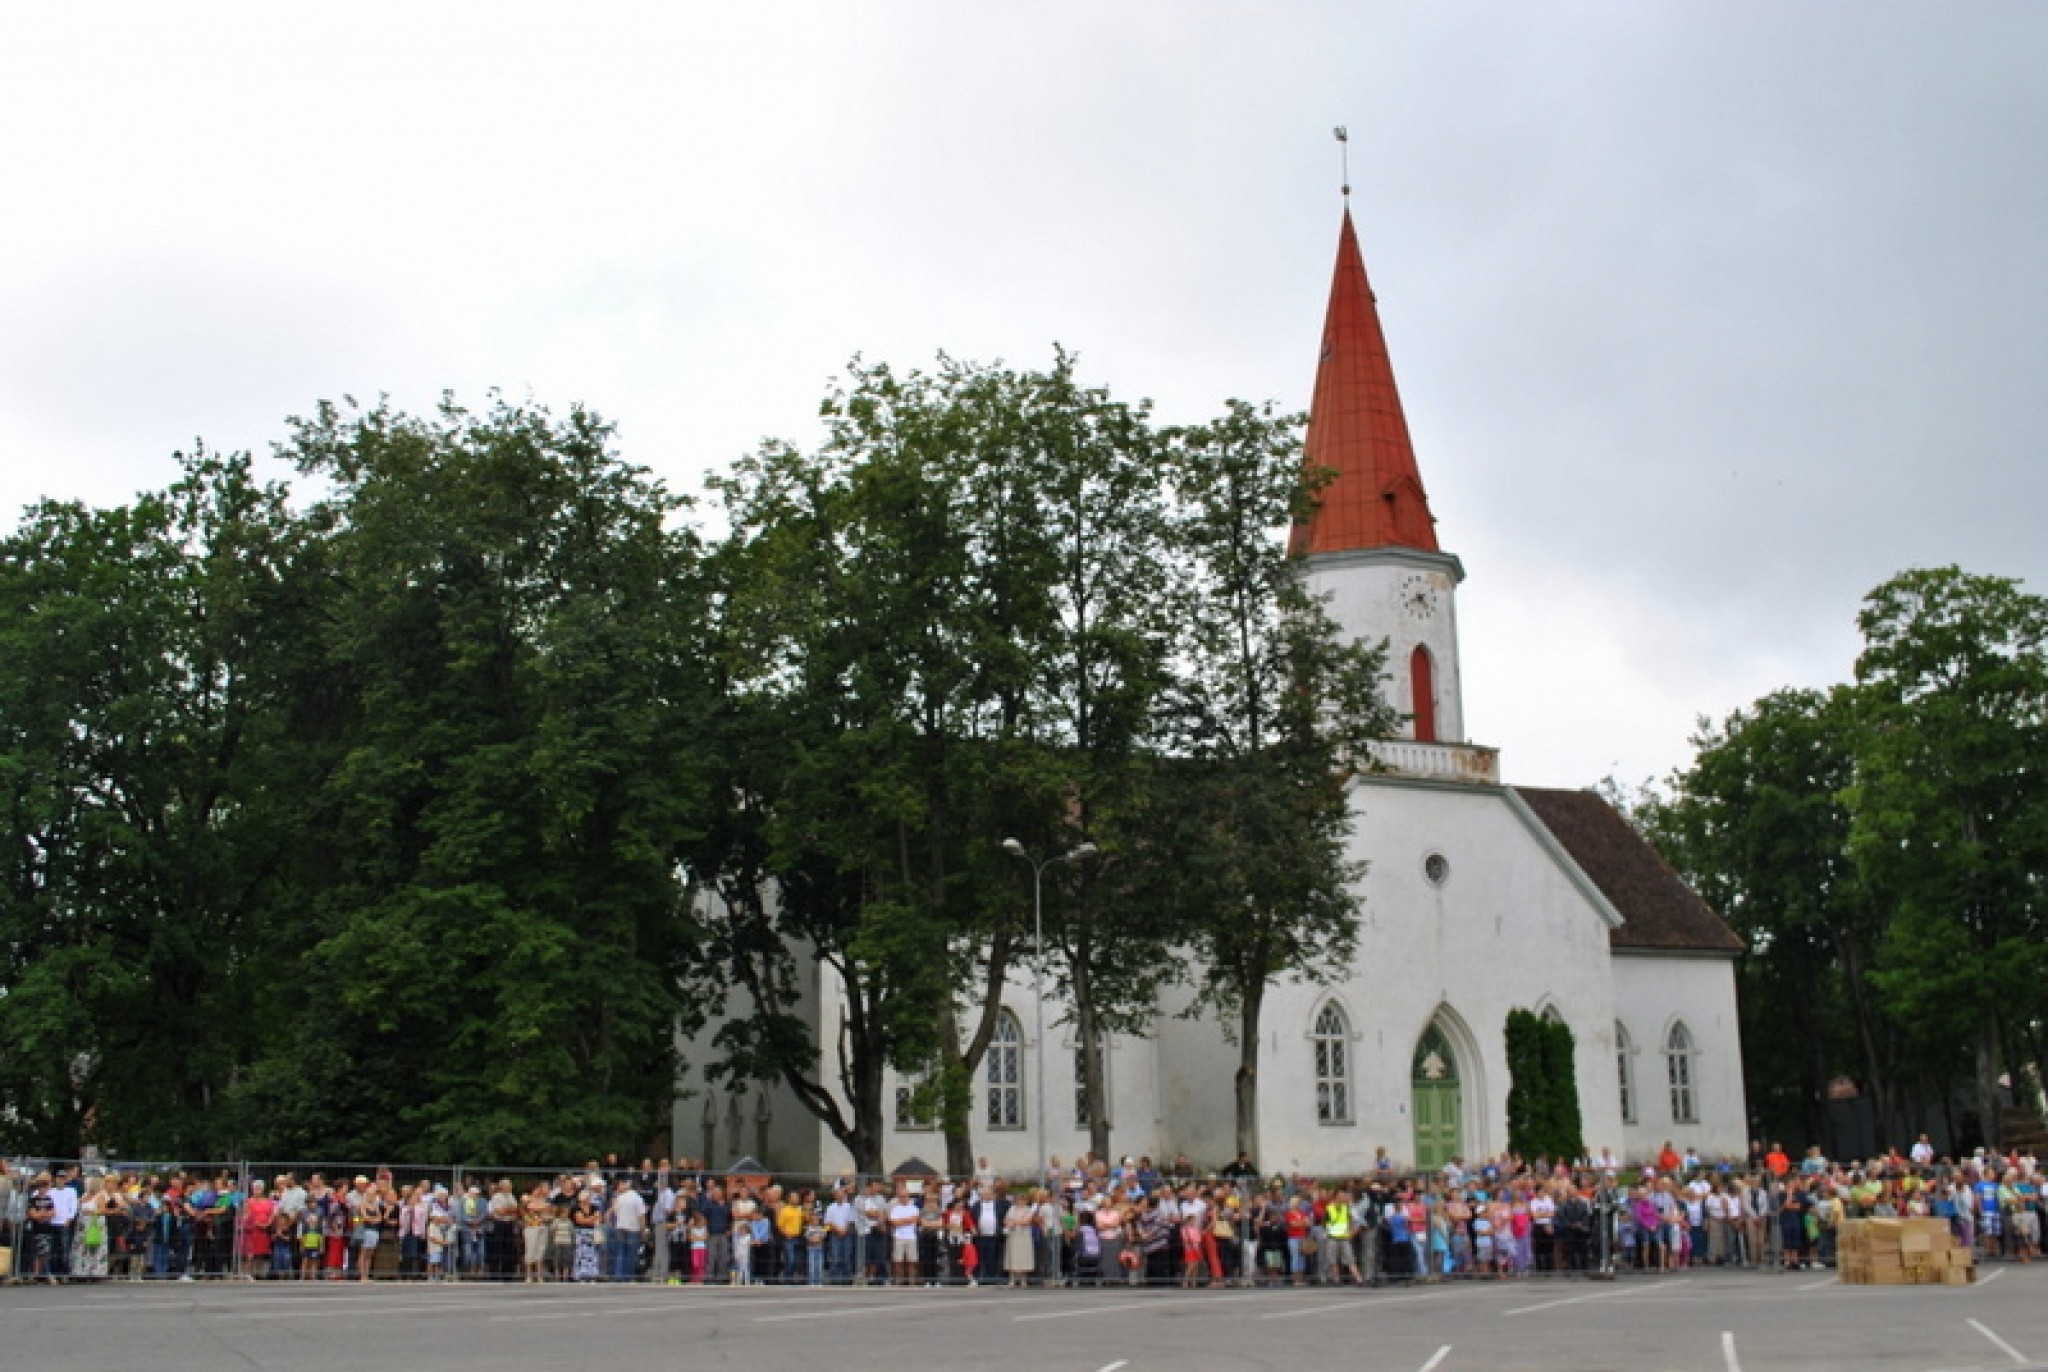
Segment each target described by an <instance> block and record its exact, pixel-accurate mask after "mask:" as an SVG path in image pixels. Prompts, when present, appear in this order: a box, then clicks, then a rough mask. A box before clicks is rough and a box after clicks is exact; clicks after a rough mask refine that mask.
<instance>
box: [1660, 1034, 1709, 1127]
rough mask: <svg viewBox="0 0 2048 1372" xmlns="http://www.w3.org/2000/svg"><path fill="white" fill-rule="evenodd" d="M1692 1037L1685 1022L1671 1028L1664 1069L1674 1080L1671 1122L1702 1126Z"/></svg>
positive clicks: (1665, 1050) (1666, 1046) (1666, 1040)
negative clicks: (1696, 1089)
mask: <svg viewBox="0 0 2048 1372" xmlns="http://www.w3.org/2000/svg"><path fill="white" fill-rule="evenodd" d="M1693 1052H1694V1050H1693V1046H1692V1033H1691V1031H1689V1030H1688V1029H1687V1028H1686V1027H1685V1024H1684V1023H1683V1021H1681V1022H1680V1023H1677V1024H1674V1025H1672V1026H1671V1034H1670V1036H1669V1037H1667V1038H1666V1039H1665V1040H1664V1067H1665V1071H1666V1073H1667V1074H1668V1075H1669V1077H1670V1079H1671V1122H1672V1123H1673V1124H1698V1123H1699V1120H1700V1116H1699V1102H1698V1100H1697V1099H1696V1097H1695V1094H1694V1092H1693Z"/></svg>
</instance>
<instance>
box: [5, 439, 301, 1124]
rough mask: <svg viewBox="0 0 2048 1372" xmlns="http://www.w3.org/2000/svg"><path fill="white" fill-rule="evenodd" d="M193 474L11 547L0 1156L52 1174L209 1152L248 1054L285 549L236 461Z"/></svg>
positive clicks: (265, 867)
mask: <svg viewBox="0 0 2048 1372" xmlns="http://www.w3.org/2000/svg"><path fill="white" fill-rule="evenodd" d="M182 463H183V467H184V474H183V476H182V477H181V479H180V480H179V481H178V482H177V483H175V484H174V485H173V486H171V487H170V488H169V489H167V490H165V491H163V492H160V493H154V494H149V495H145V496H142V497H140V498H138V499H137V500H136V501H134V502H133V503H132V504H129V505H126V506H121V507H118V508H115V509H111V510H103V511H96V510H88V509H86V508H85V507H83V506H79V505H63V504H54V503H45V504H42V505H39V506H36V507H34V508H32V509H31V510H30V511H29V512H28V514H27V516H26V517H25V518H24V520H23V522H22V524H21V526H20V527H19V528H18V529H17V531H16V532H15V533H14V534H13V535H12V536H11V537H9V538H8V539H7V540H6V541H5V543H4V545H0V788H4V789H0V804H5V806H6V807H7V817H8V823H7V834H8V843H7V846H6V850H5V860H4V863H5V865H4V874H0V950H4V951H0V1107H4V1108H0V1133H4V1134H6V1135H9V1136H11V1137H12V1139H13V1141H14V1142H16V1143H17V1144H19V1145H21V1146H24V1147H29V1148H34V1149H36V1150H37V1151H42V1152H48V1153H54V1154H57V1155H60V1156H66V1155H75V1154H76V1153H77V1151H78V1149H79V1148H80V1147H81V1146H82V1145H83V1144H86V1143H97V1144H104V1145H109V1146H117V1147H120V1148H123V1149H127V1150H135V1149H141V1150H148V1151H153V1152H163V1153H171V1154H174V1155H175V1154H178V1153H185V1154H188V1155H189V1154H194V1153H205V1152H209V1151H214V1150H216V1149H220V1148H222V1147H223V1146H224V1145H225V1143H226V1142H228V1140H227V1137H226V1128H225V1126H224V1124H223V1121H222V1119H221V1114H220V1108H219V1107H220V1105H221V1102H222V1097H223V1094H224V1092H225V1090H226V1088H227V1087H228V1086H229V1084H230V1083H231V1081H232V1080H233V1079H234V1077H235V1074H236V1072H237V1071H238V1069H239V1067H240V1065H241V1063H242V1062H243V1061H244V1060H245V1057H246V1055H247V1054H248V1052H249V1051H250V1049H251V1045H252V1043H253V1041H254V1040H255V1038H256V1037H257V1035H258V1033H259V1031H260V1022H259V1020H258V1019H257V1018H256V1016H255V1013H254V1011H255V1008H256V1007H255V1003H254V1000H253V998H252V996H251V995H250V993H249V986H248V979H247V976H246V972H245V964H244V959H245V958H246V956H247V951H248V950H249V949H250V948H251V947H254V946H260V945H261V943H262V940H263V939H264V937H265V933H266V928H267V922H268V921H269V920H271V919H273V918H274V917H275V915H276V913H277V904H276V897H277V892H276V884H275V877H276V868H277V863H276V854H277V852H278V851H279V848H280V846H281V844H282V842H283V838H284V835H283V833H282V832H281V818H282V807H281V806H280V804H279V803H278V801H277V799H276V797H277V795H278V793H279V792H280V790H281V789H283V788H281V787H280V785H279V784H278V783H279V782H280V781H281V780H282V779H283V778H284V776H285V774H286V772H287V770H288V767H287V765H286V764H285V763H284V762H283V761H282V759H283V758H284V757H285V756H286V755H285V753H284V750H283V747H282V745H283V744H284V743H285V741H286V740H285V727H284V715H283V712H282V710H281V708H280V703H279V695H280V688H281V685H282V683H284V682H285V681H286V680H287V676H288V674H287V673H286V672H285V671H284V670H283V669H282V663H281V657H282V654H281V653H280V651H279V650H278V649H277V647H276V645H277V644H278V643H279V642H288V641H289V640H290V637H291V635H292V633H293V632H294V631H295V630H300V629H303V627H304V622H303V619H302V617H301V616H300V615H299V614H298V613H297V612H296V608H295V606H294V598H293V590H292V586H291V582H292V574H291V564H292V562H293V559H294V556H295V551H294V550H295V545H296V543H297V541H298V538H299V534H298V530H297V528H296V526H295V524H294V522H293V520H292V519H291V517H290V516H289V514H288V513H287V511H286V509H285V507H284V503H283V498H282V493H281V492H280V491H279V490H277V489H276V488H273V487H266V486H263V485H261V484H259V483H258V482H257V481H256V480H255V479H254V478H253V476H252V472H251V467H250V463H249V461H248V459H247V458H246V457H242V456H233V457H222V456H217V455H214V454H211V453H207V452H205V451H203V450H202V451H200V452H197V453H196V454H194V455H193V456H191V457H189V458H186V459H182ZM287 651H288V650H287ZM170 1044H175V1045H177V1049H176V1051H168V1052H167V1051H166V1045H170Z"/></svg>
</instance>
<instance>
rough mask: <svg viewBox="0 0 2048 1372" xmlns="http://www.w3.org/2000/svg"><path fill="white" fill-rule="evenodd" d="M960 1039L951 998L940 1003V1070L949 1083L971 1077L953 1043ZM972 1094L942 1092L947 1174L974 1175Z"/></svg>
mask: <svg viewBox="0 0 2048 1372" xmlns="http://www.w3.org/2000/svg"><path fill="white" fill-rule="evenodd" d="M959 1042H960V1014H959V1011H957V1010H956V1009H954V1007H953V1005H952V1003H951V1002H950V1001H948V1002H947V1003H946V1004H945V1005H943V1006H941V1007H939V1071H940V1073H941V1074H942V1075H944V1076H945V1077H946V1078H947V1081H948V1084H949V1085H950V1084H951V1083H952V1082H956V1081H965V1080H968V1079H969V1077H970V1076H971V1073H972V1069H971V1068H969V1067H968V1066H967V1060H966V1056H965V1055H964V1054H963V1053H961V1052H960V1051H959V1050H958V1049H957V1048H955V1047H954V1045H955V1044H957V1043H959ZM971 1098H972V1097H971V1093H969V1092H964V1091H953V1090H950V1089H948V1090H944V1091H941V1092H940V1100H939V1128H940V1129H941V1130H943V1131H944V1133H945V1136H946V1175H947V1176H949V1177H971V1176H973V1175H974V1119H973V1114H972V1112H971V1111H970V1109H969V1108H968V1102H969V1100H971Z"/></svg>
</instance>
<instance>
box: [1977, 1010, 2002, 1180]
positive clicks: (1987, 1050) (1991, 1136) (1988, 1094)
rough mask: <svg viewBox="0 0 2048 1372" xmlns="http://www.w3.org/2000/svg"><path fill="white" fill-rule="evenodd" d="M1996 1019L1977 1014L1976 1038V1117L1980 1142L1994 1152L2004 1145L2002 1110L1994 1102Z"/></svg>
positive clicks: (1997, 1054)
mask: <svg viewBox="0 0 2048 1372" xmlns="http://www.w3.org/2000/svg"><path fill="white" fill-rule="evenodd" d="M2001 1056H2002V1054H2001V1053H2000V1052H1999V1047H1998V1016H1997V1014H1996V1013H1994V1012H1993V1011H1991V1010H1989V1009H1985V1010H1982V1011H1979V1012H1978V1017H1977V1035H1976V1068H1977V1073H1976V1075H1977V1115H1978V1118H1980V1119H1981V1120H1982V1121H1983V1128H1984V1143H1985V1145H1986V1146H1987V1147H1990V1148H1993V1149H1997V1148H1999V1147H2001V1146H2002V1145H2003V1144H2004V1142H2005V1120H2004V1119H2003V1118H2002V1117H2003V1115H2004V1114H2005V1111H2004V1110H2003V1109H2002V1108H2001V1107H2000V1106H1999V1102H1998V1060H1999V1058H2000V1057H2001Z"/></svg>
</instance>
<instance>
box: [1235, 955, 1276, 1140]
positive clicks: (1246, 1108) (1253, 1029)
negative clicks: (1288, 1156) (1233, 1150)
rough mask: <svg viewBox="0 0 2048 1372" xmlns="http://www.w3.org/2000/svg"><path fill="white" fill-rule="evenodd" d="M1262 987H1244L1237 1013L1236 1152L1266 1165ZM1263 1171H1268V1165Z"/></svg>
mask: <svg viewBox="0 0 2048 1372" xmlns="http://www.w3.org/2000/svg"><path fill="white" fill-rule="evenodd" d="M1264 989H1265V988H1264V987H1263V986H1258V987H1246V988H1245V995H1244V998H1243V1000H1242V1001H1241V1002H1240V1003H1239V1005H1238V1012H1237V1079H1236V1082H1235V1083H1234V1084H1235V1086H1236V1088H1237V1151H1238V1152H1239V1153H1242V1154H1244V1155H1245V1156H1246V1157H1249V1158H1251V1159H1252V1160H1253V1161H1254V1162H1255V1163H1257V1164H1258V1165H1259V1166H1260V1167H1266V1163H1265V1160H1264V1159H1262V1158H1261V1157H1260V1156H1259V1009H1260V1004H1259V1003H1260V1001H1261V1000H1262V999H1263V996H1262V995H1261V994H1260V992H1261V991H1263V990H1264ZM1266 1170H1268V1171H1270V1170H1271V1169H1270V1168H1267V1169H1266Z"/></svg>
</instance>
